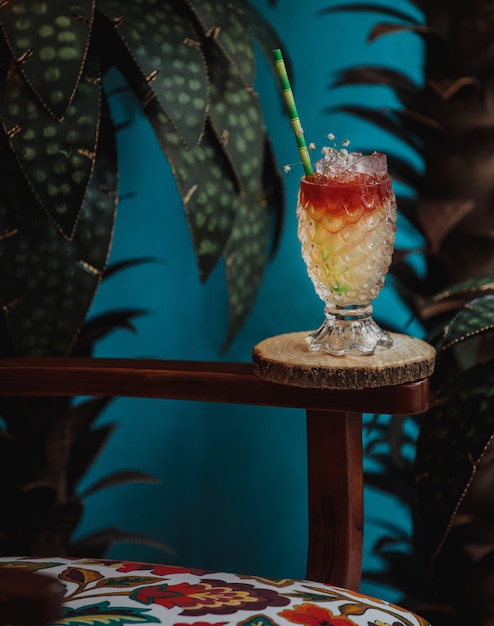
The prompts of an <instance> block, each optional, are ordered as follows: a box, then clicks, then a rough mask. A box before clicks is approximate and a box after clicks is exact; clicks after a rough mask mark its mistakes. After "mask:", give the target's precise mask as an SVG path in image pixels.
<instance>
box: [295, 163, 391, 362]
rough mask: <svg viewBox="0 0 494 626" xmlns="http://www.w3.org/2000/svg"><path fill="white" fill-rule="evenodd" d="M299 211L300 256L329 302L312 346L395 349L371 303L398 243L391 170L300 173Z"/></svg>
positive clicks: (340, 351) (341, 351)
mask: <svg viewBox="0 0 494 626" xmlns="http://www.w3.org/2000/svg"><path fill="white" fill-rule="evenodd" d="M376 156H384V155H376ZM297 217H298V237H299V239H300V242H301V244H302V257H303V259H304V261H305V264H306V266H307V272H308V275H309V277H310V278H311V280H312V282H313V284H314V287H315V290H316V293H317V294H318V295H319V297H320V298H321V299H322V300H323V301H324V303H325V315H326V318H325V320H324V323H323V324H322V326H321V327H320V328H319V329H318V330H316V331H315V332H313V333H311V334H310V335H309V336H308V337H307V343H308V346H309V349H310V350H324V351H326V352H329V353H330V354H332V355H335V356H342V355H345V354H366V355H369V354H373V353H374V351H375V350H376V348H378V347H380V348H389V347H391V346H392V343H393V341H392V338H391V337H390V336H389V334H388V333H387V332H386V331H384V330H383V329H382V328H380V327H379V326H378V325H377V324H376V322H375V321H374V320H373V319H372V310H373V309H372V304H371V303H372V301H373V300H374V299H375V298H376V296H377V295H378V294H379V292H380V290H381V288H382V286H383V284H384V279H385V276H386V274H387V272H388V270H389V266H390V264H391V258H392V254H393V248H394V241H395V231H396V199H395V195H394V193H393V188H392V184H391V177H390V176H389V175H388V174H387V170H386V173H385V174H384V175H380V176H372V175H363V174H361V173H357V174H355V175H352V176H348V175H347V176H342V177H340V178H337V179H336V180H330V179H328V178H327V177H325V176H318V175H314V176H305V177H303V178H302V180H301V183H300V191H299V195H298V203H297Z"/></svg>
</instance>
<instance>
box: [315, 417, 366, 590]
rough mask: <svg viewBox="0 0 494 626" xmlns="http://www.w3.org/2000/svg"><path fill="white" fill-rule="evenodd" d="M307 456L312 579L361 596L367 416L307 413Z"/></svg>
mask: <svg viewBox="0 0 494 626" xmlns="http://www.w3.org/2000/svg"><path fill="white" fill-rule="evenodd" d="M307 454H308V480H309V551H308V559H307V578H308V579H309V580H316V581H319V582H330V583H331V584H333V585H337V586H341V587H346V588H348V589H353V590H358V588H359V585H360V577H361V574H362V542H363V513H364V504H363V486H364V481H363V466H362V462H363V458H362V415H361V414H360V413H347V412H339V411H326V410H324V411H320V410H307ZM335 476H336V477H335Z"/></svg>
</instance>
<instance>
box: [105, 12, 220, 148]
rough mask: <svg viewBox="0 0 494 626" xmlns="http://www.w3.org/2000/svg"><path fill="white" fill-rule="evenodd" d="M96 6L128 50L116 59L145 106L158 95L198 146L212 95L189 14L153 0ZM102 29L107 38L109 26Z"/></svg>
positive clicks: (188, 140) (189, 142)
mask: <svg viewBox="0 0 494 626" xmlns="http://www.w3.org/2000/svg"><path fill="white" fill-rule="evenodd" d="M98 10H99V11H101V13H102V14H103V15H104V16H105V18H106V19H108V20H111V22H112V24H113V30H114V32H115V34H116V35H117V37H118V38H119V40H120V43H121V44H122V45H123V46H124V47H125V49H126V54H118V55H117V56H118V58H116V59H115V63H116V64H117V65H119V66H120V68H121V70H122V72H123V73H124V74H125V76H126V78H127V79H128V80H129V82H131V83H132V84H133V85H134V89H135V91H136V92H137V93H138V96H139V98H140V99H141V101H143V104H144V106H146V103H147V101H148V100H149V99H152V98H157V99H158V101H159V104H160V106H161V108H162V109H163V110H164V111H165V112H166V113H167V115H168V116H169V118H170V120H171V121H172V123H173V125H174V126H175V128H176V130H177V131H178V133H179V134H180V136H181V137H182V139H183V140H184V141H185V143H186V144H187V146H188V147H189V148H194V147H195V146H196V145H197V143H198V142H199V139H200V137H201V135H202V133H203V131H204V125H205V120H206V114H207V110H208V97H209V96H208V78H207V70H206V64H205V60H204V57H203V54H202V51H201V46H200V44H201V41H200V36H199V34H198V33H197V31H196V29H195V28H194V26H193V24H192V23H191V21H190V19H189V16H188V15H187V14H186V13H184V12H183V11H182V10H177V4H176V3H171V2H159V3H157V2H154V1H153V0H145V1H144V2H139V3H136V2H132V1H131V0H118V1H117V0H101V1H99V2H98ZM98 32H99V34H100V36H101V37H102V38H105V37H106V36H107V35H106V33H107V32H108V28H107V27H106V28H104V29H101V30H100V31H98ZM115 49H116V48H115Z"/></svg>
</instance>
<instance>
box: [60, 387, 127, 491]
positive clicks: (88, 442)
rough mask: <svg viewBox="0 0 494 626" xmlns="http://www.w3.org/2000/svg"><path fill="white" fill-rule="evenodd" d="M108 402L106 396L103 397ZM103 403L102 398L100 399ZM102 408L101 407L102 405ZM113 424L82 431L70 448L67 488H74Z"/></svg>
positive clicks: (108, 435) (95, 456) (106, 437)
mask: <svg viewBox="0 0 494 626" xmlns="http://www.w3.org/2000/svg"><path fill="white" fill-rule="evenodd" d="M104 400H105V401H106V403H108V398H105V399H104ZM100 401H101V402H103V404H104V403H105V402H104V401H103V400H100ZM102 408H103V407H102ZM114 428H115V426H114V425H113V424H108V425H105V426H100V427H99V428H94V429H92V430H89V431H86V432H84V433H83V434H82V435H81V436H80V437H79V439H78V440H77V443H76V445H75V446H74V448H73V450H72V454H71V457H70V464H69V467H68V471H67V483H68V488H69V489H71V490H74V489H75V488H76V486H77V484H78V482H79V480H80V479H81V478H82V477H83V476H84V475H85V473H86V472H87V471H88V470H89V468H90V467H91V465H92V464H93V463H94V461H95V460H96V458H97V457H98V455H99V453H100V452H101V450H102V449H103V447H104V446H105V444H106V442H107V441H108V439H109V437H110V435H111V434H112V432H113V430H114Z"/></svg>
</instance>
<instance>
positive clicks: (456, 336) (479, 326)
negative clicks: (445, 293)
mask: <svg viewBox="0 0 494 626" xmlns="http://www.w3.org/2000/svg"><path fill="white" fill-rule="evenodd" d="M493 328H494V295H491V294H488V295H486V296H483V297H482V298H475V299H474V300H471V301H470V302H468V303H467V304H465V306H464V307H463V308H462V309H461V310H460V311H459V312H458V313H457V314H456V315H455V316H454V317H453V319H452V320H451V322H450V323H449V324H448V325H447V326H446V327H445V329H444V334H443V338H442V346H441V347H442V349H443V350H445V349H447V348H450V347H451V346H454V345H456V344H457V343H458V342H460V341H463V340H464V339H468V338H470V337H474V336H477V335H479V334H481V333H485V332H487V331H490V330H492V329H493Z"/></svg>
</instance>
